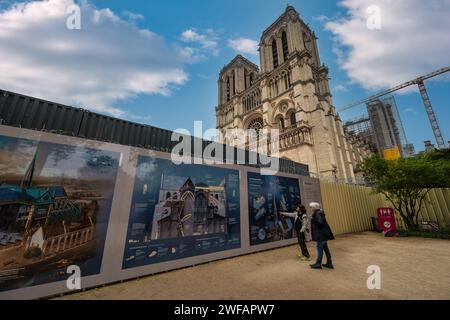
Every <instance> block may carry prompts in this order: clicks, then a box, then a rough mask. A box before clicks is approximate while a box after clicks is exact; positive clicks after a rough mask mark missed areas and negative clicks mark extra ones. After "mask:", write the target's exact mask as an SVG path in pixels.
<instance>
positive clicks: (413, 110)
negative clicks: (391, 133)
mask: <svg viewBox="0 0 450 320" xmlns="http://www.w3.org/2000/svg"><path fill="white" fill-rule="evenodd" d="M403 112H407V113H412V114H418V112H417V111H416V110H415V109H413V108H405V109H403Z"/></svg>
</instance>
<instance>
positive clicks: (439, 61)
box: [325, 0, 450, 89]
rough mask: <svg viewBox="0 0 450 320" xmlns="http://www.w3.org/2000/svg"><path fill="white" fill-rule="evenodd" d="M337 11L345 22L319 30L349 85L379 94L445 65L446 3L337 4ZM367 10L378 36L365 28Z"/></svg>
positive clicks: (352, 0)
mask: <svg viewBox="0 0 450 320" xmlns="http://www.w3.org/2000/svg"><path fill="white" fill-rule="evenodd" d="M341 5H342V6H343V7H344V8H345V9H346V10H347V16H346V17H345V18H342V19H337V20H334V21H330V22H328V23H326V24H325V28H326V29H327V30H329V31H331V32H332V33H333V34H334V39H335V45H336V47H335V53H336V54H337V55H338V62H339V64H340V65H341V67H342V68H343V69H344V70H345V71H347V73H348V75H349V77H350V78H351V80H352V81H353V82H356V83H359V84H361V85H362V86H363V87H365V88H368V89H379V88H383V87H390V86H394V85H397V84H400V83H402V82H404V81H408V80H410V79H413V78H415V77H417V76H420V75H422V74H426V73H429V72H431V71H434V70H436V69H438V68H442V67H445V66H448V65H449V62H450V59H449V52H450V41H449V40H448V39H449V30H450V19H449V17H450V1H448V0H445V1H442V0H430V1H421V0H396V1H391V0H343V1H341ZM371 5H377V6H379V8H380V10H381V12H380V13H381V15H380V17H381V29H380V30H376V29H375V30H370V29H368V28H367V23H366V21H367V17H368V14H367V13H366V10H367V8H368V7H369V6H371ZM444 78H445V77H444ZM441 79H442V78H441Z"/></svg>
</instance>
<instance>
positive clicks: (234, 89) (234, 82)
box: [232, 70, 236, 96]
mask: <svg viewBox="0 0 450 320" xmlns="http://www.w3.org/2000/svg"><path fill="white" fill-rule="evenodd" d="M232 78H233V96H234V95H235V93H236V72H235V70H233V75H232Z"/></svg>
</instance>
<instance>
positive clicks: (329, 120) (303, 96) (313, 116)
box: [216, 6, 370, 182]
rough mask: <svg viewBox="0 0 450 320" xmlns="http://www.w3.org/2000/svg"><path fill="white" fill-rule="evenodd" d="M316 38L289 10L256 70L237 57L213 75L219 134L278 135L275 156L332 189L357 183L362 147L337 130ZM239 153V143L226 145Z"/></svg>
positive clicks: (266, 39) (271, 32) (263, 47)
mask: <svg viewBox="0 0 450 320" xmlns="http://www.w3.org/2000/svg"><path fill="white" fill-rule="evenodd" d="M316 40H317V38H316V37H315V34H314V32H313V31H312V30H311V29H310V28H309V27H308V25H306V24H305V23H304V22H303V21H302V20H301V19H300V17H299V14H298V13H297V11H296V10H295V9H294V8H293V7H292V6H288V7H287V8H286V10H285V12H284V13H283V14H282V15H281V16H280V17H279V18H278V19H277V20H276V21H275V22H274V23H273V24H272V25H270V26H269V27H268V28H267V29H266V30H265V31H264V32H263V34H262V36H261V41H260V44H259V55H260V65H261V68H259V67H258V66H257V65H255V64H253V63H252V62H250V61H249V60H247V59H246V58H244V57H243V56H241V55H237V56H236V57H235V58H234V59H233V60H232V61H231V62H230V63H228V64H227V65H226V66H224V67H223V69H222V70H221V71H220V74H219V80H218V87H219V98H218V99H219V102H218V106H217V107H216V121H217V129H219V130H220V131H221V133H222V134H223V136H225V131H226V130H228V129H231V130H235V129H254V130H255V131H258V130H260V129H263V128H266V129H269V130H270V129H273V128H276V129H279V132H280V134H279V156H280V157H281V158H285V159H289V160H292V161H296V162H301V163H305V164H308V165H309V170H310V172H311V175H313V176H316V177H320V178H322V179H327V180H331V181H341V182H354V181H357V180H359V178H361V163H362V160H363V159H364V157H366V156H368V155H369V154H370V151H369V149H368V147H366V144H365V143H363V142H362V141H359V140H358V139H357V138H356V137H355V136H352V135H349V134H348V133H346V132H345V131H344V129H343V125H342V121H341V119H340V118H339V115H338V114H337V112H336V109H335V107H334V106H333V103H332V99H331V97H332V95H331V92H330V88H329V85H328V68H327V67H326V66H325V65H323V64H321V63H320V57H319V52H318V49H317V43H316ZM224 142H225V143H229V144H231V145H237V143H236V142H237V137H236V136H234V137H232V138H231V139H229V141H224Z"/></svg>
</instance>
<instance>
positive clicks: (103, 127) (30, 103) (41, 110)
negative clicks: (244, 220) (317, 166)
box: [0, 89, 309, 176]
mask: <svg viewBox="0 0 450 320" xmlns="http://www.w3.org/2000/svg"><path fill="white" fill-rule="evenodd" d="M0 124H3V125H7V126H13V127H19V128H25V129H32V130H40V131H48V132H51V133H56V134H64V135H69V136H74V137H80V138H86V139H92V140H99V141H105V142H111V143H117V144H122V145H126V146H134V147H140V148H146V149H152V150H157V151H162V152H171V150H172V148H173V147H174V146H175V145H176V144H177V143H178V142H177V141H171V136H172V131H170V130H166V129H161V128H157V127H153V126H149V125H145V124H139V123H134V122H131V121H127V120H122V119H117V118H113V117H108V116H105V115H102V114H98V113H95V112H91V111H88V110H85V109H81V108H74V107H71V106H67V105H63V104H59V103H55V102H51V101H46V100H43V99H38V98H34V97H29V96H26V95H22V94H18V93H14V92H9V91H3V90H1V89H0ZM189 138H190V139H191V147H192V151H191V152H192V154H193V153H194V143H195V141H198V140H199V139H198V138H194V137H189ZM200 143H201V144H202V146H203V150H204V148H205V147H206V146H207V145H208V144H210V143H211V141H207V140H203V141H201V142H200ZM222 148H223V149H224V152H223V155H224V158H223V161H226V158H225V155H226V151H225V150H226V146H225V145H222ZM232 152H233V153H234V154H233V158H234V163H237V153H238V149H237V148H233V151H232ZM244 152H245V163H244V165H247V166H251V167H265V166H267V165H265V164H264V163H262V162H261V161H260V158H259V157H256V158H257V164H251V161H250V158H251V157H250V152H249V151H248V150H245V151H244ZM279 167H280V171H281V172H286V173H292V174H298V175H304V176H308V175H309V169H308V166H307V165H306V164H302V163H297V162H294V161H291V160H287V159H279Z"/></svg>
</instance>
